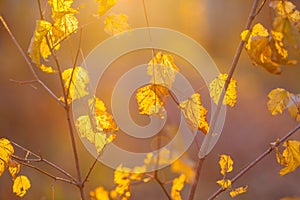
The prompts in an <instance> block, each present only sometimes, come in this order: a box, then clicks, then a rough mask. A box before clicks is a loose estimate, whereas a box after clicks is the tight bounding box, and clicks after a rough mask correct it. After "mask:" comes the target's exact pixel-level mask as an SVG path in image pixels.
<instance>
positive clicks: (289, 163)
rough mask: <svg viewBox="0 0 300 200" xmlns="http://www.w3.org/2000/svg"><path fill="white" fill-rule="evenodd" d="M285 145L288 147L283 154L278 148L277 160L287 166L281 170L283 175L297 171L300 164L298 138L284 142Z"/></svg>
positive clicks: (299, 143)
mask: <svg viewBox="0 0 300 200" xmlns="http://www.w3.org/2000/svg"><path fill="white" fill-rule="evenodd" d="M283 146H284V147H286V148H285V149H284V150H283V153H282V154H281V153H280V152H279V150H278V149H276V159H277V162H278V163H279V164H280V165H282V166H284V167H285V168H283V169H281V170H280V172H279V174H280V175H281V176H283V175H286V174H287V173H290V172H293V171H295V170H296V168H297V167H298V166H299V165H300V142H299V141H296V140H287V141H286V142H284V143H283Z"/></svg>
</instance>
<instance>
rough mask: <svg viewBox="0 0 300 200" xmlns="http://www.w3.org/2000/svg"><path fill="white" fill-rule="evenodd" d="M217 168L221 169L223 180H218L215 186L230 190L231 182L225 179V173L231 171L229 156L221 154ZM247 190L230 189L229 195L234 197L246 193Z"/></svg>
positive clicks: (241, 188)
mask: <svg viewBox="0 0 300 200" xmlns="http://www.w3.org/2000/svg"><path fill="white" fill-rule="evenodd" d="M219 166H220V168H221V174H222V175H223V179H221V180H218V181H217V184H218V185H220V187H222V188H224V189H227V188H230V187H231V180H229V179H226V178H225V177H226V173H228V172H231V171H232V170H233V160H232V159H231V157H230V156H228V155H225V154H222V155H221V156H220V160H219ZM247 189H248V186H245V187H239V188H235V189H232V190H231V191H230V193H229V194H230V196H231V197H235V196H237V195H239V194H242V193H244V192H246V191H247Z"/></svg>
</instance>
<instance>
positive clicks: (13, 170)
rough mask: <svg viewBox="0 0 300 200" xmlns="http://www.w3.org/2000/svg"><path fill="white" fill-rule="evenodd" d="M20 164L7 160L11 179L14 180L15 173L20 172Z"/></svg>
mask: <svg viewBox="0 0 300 200" xmlns="http://www.w3.org/2000/svg"><path fill="white" fill-rule="evenodd" d="M20 168H21V166H20V164H19V163H18V162H17V161H14V160H9V162H8V171H9V173H10V175H11V176H12V179H13V180H14V179H15V178H16V176H17V174H18V173H19V172H20Z"/></svg>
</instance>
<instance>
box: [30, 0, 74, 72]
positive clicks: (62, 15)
mask: <svg viewBox="0 0 300 200" xmlns="http://www.w3.org/2000/svg"><path fill="white" fill-rule="evenodd" d="M48 2H49V5H50V7H51V11H52V15H51V18H52V20H53V23H51V22H49V21H47V20H45V19H41V20H37V22H36V28H35V32H34V36H33V37H32V39H31V43H30V46H29V48H28V53H29V56H30V58H31V60H32V62H33V63H35V64H36V65H37V66H38V67H39V68H40V69H41V70H43V71H44V72H46V73H54V72H55V70H54V69H53V68H52V67H51V66H46V65H43V64H42V63H41V59H40V57H42V58H43V59H44V60H45V61H47V58H48V57H49V56H50V55H51V54H52V50H58V49H59V47H60V42H61V41H62V40H64V39H65V38H67V37H68V36H69V35H70V34H72V33H73V32H75V31H76V30H77V29H78V20H77V18H76V17H75V16H74V15H75V14H76V13H78V11H77V9H74V8H72V7H71V6H72V3H73V0H49V1H48Z"/></svg>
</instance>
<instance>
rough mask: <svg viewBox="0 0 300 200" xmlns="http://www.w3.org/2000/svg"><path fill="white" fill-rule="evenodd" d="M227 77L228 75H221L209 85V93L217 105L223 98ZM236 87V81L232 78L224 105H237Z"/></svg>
mask: <svg viewBox="0 0 300 200" xmlns="http://www.w3.org/2000/svg"><path fill="white" fill-rule="evenodd" d="M227 77H228V75H227V74H220V75H219V76H218V77H217V78H215V79H214V80H213V81H212V82H211V83H210V84H209V93H210V96H211V98H212V99H213V101H214V102H215V104H218V102H219V98H220V96H221V93H222V90H223V87H224V84H225V81H226V79H227ZM236 86H237V83H236V80H234V79H233V78H231V80H230V82H229V85H228V88H227V90H226V93H225V97H224V100H223V104H224V105H229V106H231V107H233V106H234V105H235V104H236V99H237V97H236Z"/></svg>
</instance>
